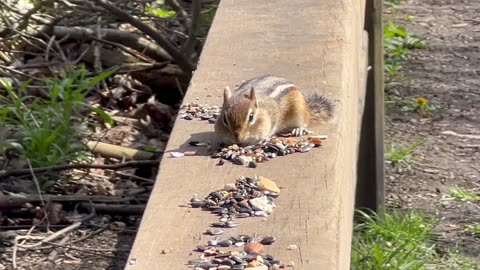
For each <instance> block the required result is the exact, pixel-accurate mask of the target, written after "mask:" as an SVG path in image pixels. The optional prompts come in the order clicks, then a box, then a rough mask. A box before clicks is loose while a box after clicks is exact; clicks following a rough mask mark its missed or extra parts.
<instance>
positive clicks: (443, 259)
mask: <svg viewBox="0 0 480 270" xmlns="http://www.w3.org/2000/svg"><path fill="white" fill-rule="evenodd" d="M357 213H358V215H359V220H360V221H359V223H358V224H357V225H356V226H355V227H354V238H353V240H352V256H351V269H352V270H476V269H480V264H479V263H478V262H476V261H473V260H471V259H469V258H466V257H464V256H462V255H461V254H460V253H459V252H458V250H453V251H450V252H447V253H446V254H445V255H443V256H440V255H438V254H437V253H436V252H435V244H434V241H435V239H436V238H437V237H438V235H437V234H436V233H434V227H435V225H436V223H437V220H436V219H434V218H432V217H431V216H428V215H426V214H424V213H422V212H420V211H417V210H409V211H406V212H401V211H398V210H387V211H381V212H380V214H378V215H377V214H375V213H371V212H368V213H367V212H363V211H358V212H357Z"/></svg>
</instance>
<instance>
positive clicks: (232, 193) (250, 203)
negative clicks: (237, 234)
mask: <svg viewBox="0 0 480 270" xmlns="http://www.w3.org/2000/svg"><path fill="white" fill-rule="evenodd" d="M279 193H280V189H279V188H278V186H277V185H276V184H275V182H273V181H272V180H270V179H268V178H266V177H262V176H260V177H258V179H257V178H249V177H242V178H240V179H238V180H237V181H236V182H235V183H231V184H226V185H225V187H224V188H223V189H220V190H216V191H213V192H211V193H210V194H209V195H208V196H207V197H206V198H204V199H201V198H198V197H193V198H192V199H190V205H191V206H192V207H194V208H200V207H201V208H203V209H206V210H208V211H210V212H211V213H213V214H216V215H218V216H219V221H218V222H215V223H212V224H210V226H211V227H215V228H234V227H238V226H239V225H240V224H239V223H237V222H235V221H234V219H240V218H247V217H255V216H256V217H266V216H268V215H269V214H271V213H272V212H273V208H275V207H276V206H275V203H274V202H273V199H275V198H277V197H278V196H279Z"/></svg>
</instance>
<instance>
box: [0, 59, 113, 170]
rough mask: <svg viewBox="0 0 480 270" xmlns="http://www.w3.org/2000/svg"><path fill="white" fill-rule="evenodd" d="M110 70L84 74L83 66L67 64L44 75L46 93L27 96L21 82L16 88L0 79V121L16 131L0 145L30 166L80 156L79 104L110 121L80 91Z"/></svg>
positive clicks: (50, 163) (54, 162) (66, 160)
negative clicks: (0, 91)
mask: <svg viewBox="0 0 480 270" xmlns="http://www.w3.org/2000/svg"><path fill="white" fill-rule="evenodd" d="M110 74H111V72H103V73H101V74H99V75H97V76H95V77H92V78H87V77H86V69H85V68H84V67H81V68H79V69H71V68H67V69H65V70H64V71H62V72H60V75H59V77H58V78H46V79H45V80H44V85H45V86H46V87H47V89H48V95H49V97H48V98H46V99H44V98H38V97H33V96H29V95H28V93H27V91H26V89H27V88H28V85H29V83H30V82H26V83H24V84H23V85H22V86H21V87H20V88H19V89H18V91H17V92H15V91H14V89H13V86H12V84H11V82H10V81H7V80H0V82H1V83H2V85H3V87H4V88H5V90H6V93H7V94H6V96H0V104H2V106H1V107H2V108H1V109H0V121H1V122H3V123H5V124H6V125H9V126H10V127H11V128H12V129H13V130H14V131H15V132H16V134H17V136H15V138H12V139H9V140H7V141H4V142H3V143H2V145H0V147H2V148H8V147H14V148H16V149H17V150H19V151H20V152H22V154H23V155H25V157H26V158H28V159H29V160H30V161H31V163H32V166H33V167H44V166H52V165H57V164H61V163H65V162H68V161H69V160H72V159H75V158H77V157H79V156H81V155H82V154H83V153H82V150H84V147H83V145H82V144H80V143H79V135H78V130H77V129H76V128H75V126H76V125H75V121H74V118H75V115H76V113H77V111H78V110H79V109H80V108H88V109H91V110H93V111H95V112H97V113H98V114H99V115H100V116H101V117H102V118H103V119H104V120H105V121H106V122H108V123H110V124H112V125H113V121H112V120H111V118H110V117H108V115H107V114H106V113H105V112H104V111H103V110H101V109H98V108H94V107H91V106H89V105H87V104H86V103H84V94H85V92H86V91H87V90H89V89H90V88H91V87H93V86H94V85H95V84H96V83H98V82H99V81H101V80H103V79H105V78H106V77H107V76H109V75H110Z"/></svg>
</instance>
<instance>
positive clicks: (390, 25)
mask: <svg viewBox="0 0 480 270" xmlns="http://www.w3.org/2000/svg"><path fill="white" fill-rule="evenodd" d="M402 2H404V1H403V0H386V3H387V4H388V5H389V10H390V13H391V16H390V19H389V21H388V22H386V23H385V25H384V27H383V38H384V57H385V64H384V65H385V72H386V73H387V75H388V78H393V77H396V76H397V75H398V72H399V71H400V69H401V68H402V65H403V63H404V62H405V61H406V60H407V59H408V57H409V55H410V53H411V50H413V49H419V48H423V47H424V46H425V41H424V40H421V39H419V38H417V37H415V36H414V35H412V34H411V33H409V32H408V31H407V29H406V28H405V27H404V26H401V25H399V24H397V23H395V20H396V19H397V12H396V7H397V6H398V5H400V4H401V3H402ZM411 19H412V17H411V16H409V15H408V14H407V15H405V20H407V21H410V20H411Z"/></svg>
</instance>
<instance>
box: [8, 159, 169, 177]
mask: <svg viewBox="0 0 480 270" xmlns="http://www.w3.org/2000/svg"><path fill="white" fill-rule="evenodd" d="M159 162H160V161H159V160H138V161H127V162H124V163H118V164H86V163H78V164H66V165H58V166H50V167H40V168H34V169H32V170H30V169H19V170H10V171H6V172H4V173H2V174H0V180H3V179H5V178H7V177H11V176H21V175H27V174H30V173H42V172H54V171H64V170H72V169H104V170H119V169H126V168H132V167H141V166H158V164H159Z"/></svg>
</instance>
